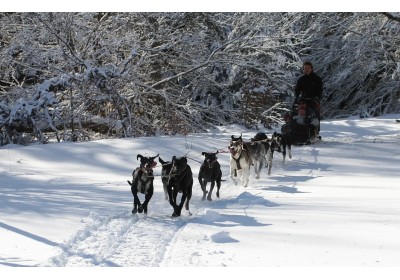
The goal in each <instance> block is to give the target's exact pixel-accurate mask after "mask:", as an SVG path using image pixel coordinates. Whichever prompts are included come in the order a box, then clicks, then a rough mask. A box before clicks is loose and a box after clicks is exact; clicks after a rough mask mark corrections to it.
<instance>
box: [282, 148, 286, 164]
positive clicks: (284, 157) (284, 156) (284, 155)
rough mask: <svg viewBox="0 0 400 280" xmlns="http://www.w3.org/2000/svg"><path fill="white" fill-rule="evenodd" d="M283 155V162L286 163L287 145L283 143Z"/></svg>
mask: <svg viewBox="0 0 400 280" xmlns="http://www.w3.org/2000/svg"><path fill="white" fill-rule="evenodd" d="M282 157H283V160H282V163H283V164H284V165H285V163H286V145H282Z"/></svg>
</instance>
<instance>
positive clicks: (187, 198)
mask: <svg viewBox="0 0 400 280" xmlns="http://www.w3.org/2000/svg"><path fill="white" fill-rule="evenodd" d="M192 187H193V185H192V186H189V187H188V190H187V197H186V204H185V208H186V210H187V211H189V216H192V213H190V210H189V201H190V199H191V198H192Z"/></svg>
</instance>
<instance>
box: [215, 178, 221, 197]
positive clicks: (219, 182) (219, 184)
mask: <svg viewBox="0 0 400 280" xmlns="http://www.w3.org/2000/svg"><path fill="white" fill-rule="evenodd" d="M220 188H221V178H218V179H217V193H216V195H217V197H218V198H219V189H220Z"/></svg>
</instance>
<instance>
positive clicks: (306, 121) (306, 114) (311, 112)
mask: <svg viewBox="0 0 400 280" xmlns="http://www.w3.org/2000/svg"><path fill="white" fill-rule="evenodd" d="M285 122H286V123H285V124H284V125H283V126H282V127H281V133H282V134H283V135H286V136H287V137H288V138H289V139H290V141H291V143H292V144H293V145H309V144H312V143H315V142H316V141H318V140H321V136H319V130H320V104H319V102H318V101H316V100H314V99H310V98H303V99H300V100H299V101H298V102H297V103H295V104H294V105H293V107H292V110H291V112H290V113H288V114H287V115H286V116H285Z"/></svg>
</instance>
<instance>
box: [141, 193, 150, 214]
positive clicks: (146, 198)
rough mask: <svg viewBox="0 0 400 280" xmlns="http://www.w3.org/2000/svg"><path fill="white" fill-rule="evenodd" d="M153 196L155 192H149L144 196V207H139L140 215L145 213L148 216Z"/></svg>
mask: <svg viewBox="0 0 400 280" xmlns="http://www.w3.org/2000/svg"><path fill="white" fill-rule="evenodd" d="M152 196H153V192H149V193H147V194H146V195H145V196H144V202H143V204H142V205H140V206H139V209H138V211H139V213H142V212H144V214H147V206H148V204H149V202H150V199H151V197H152Z"/></svg>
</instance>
